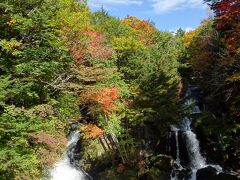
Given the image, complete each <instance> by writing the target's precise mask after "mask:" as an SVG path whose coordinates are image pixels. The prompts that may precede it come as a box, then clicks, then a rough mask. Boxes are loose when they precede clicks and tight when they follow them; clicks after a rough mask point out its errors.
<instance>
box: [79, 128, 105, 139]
mask: <svg viewBox="0 0 240 180" xmlns="http://www.w3.org/2000/svg"><path fill="white" fill-rule="evenodd" d="M80 129H81V131H82V132H83V138H84V139H95V138H97V137H99V136H102V135H103V133H104V131H103V130H102V129H100V128H99V127H98V126H96V125H94V124H87V125H83V126H81V127H80Z"/></svg>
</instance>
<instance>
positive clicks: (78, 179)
mask: <svg viewBox="0 0 240 180" xmlns="http://www.w3.org/2000/svg"><path fill="white" fill-rule="evenodd" d="M78 141H79V132H78V131H75V132H72V133H71V134H70V137H69V139H68V144H67V150H66V152H65V153H64V157H63V159H62V160H60V161H58V162H57V163H56V164H55V166H54V168H53V169H52V171H51V180H89V179H91V177H90V176H89V175H88V174H87V173H86V172H85V171H84V170H82V169H79V168H78V169H77V168H76V167H75V166H74V163H73V162H74V148H75V147H76V146H77V143H78Z"/></svg>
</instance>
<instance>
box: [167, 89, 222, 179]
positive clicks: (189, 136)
mask: <svg viewBox="0 0 240 180" xmlns="http://www.w3.org/2000/svg"><path fill="white" fill-rule="evenodd" d="M185 98H186V100H185V103H184V105H185V106H184V108H185V107H187V109H188V108H189V107H190V114H191V115H194V114H199V113H201V111H200V108H199V107H198V106H197V105H196V99H195V98H194V97H193V93H192V89H191V88H190V87H189V88H188V90H187V92H186V97H185ZM191 124H192V118H191V117H185V118H183V120H182V122H181V123H180V124H179V125H172V126H171V132H173V133H171V134H174V136H175V141H176V144H175V147H174V148H176V159H175V163H174V164H175V165H174V167H173V171H172V173H171V180H178V179H179V178H178V176H180V177H181V178H180V179H182V178H183V177H184V179H185V180H187V179H189V180H196V179H197V172H198V170H200V169H203V168H206V167H212V168H214V169H215V170H216V174H219V173H221V172H222V168H221V167H220V166H218V165H210V164H207V163H206V160H205V158H204V157H203V156H202V154H201V151H200V145H199V141H198V139H197V136H196V134H195V133H194V132H193V131H192V128H191ZM179 132H181V138H182V139H183V140H184V143H181V144H180V143H179ZM180 145H181V146H183V145H184V146H185V149H186V151H187V155H188V159H189V160H188V161H189V162H188V165H182V164H181V160H182V159H181V157H180Z"/></svg>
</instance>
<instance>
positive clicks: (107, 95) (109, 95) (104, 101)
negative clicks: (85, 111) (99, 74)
mask: <svg viewBox="0 0 240 180" xmlns="http://www.w3.org/2000/svg"><path fill="white" fill-rule="evenodd" d="M118 91H119V89H118V88H117V87H113V88H92V89H87V90H86V91H85V92H84V93H82V95H81V102H85V103H86V102H90V103H96V104H97V105H99V106H100V108H101V109H102V111H103V112H104V113H105V114H111V113H112V112H113V111H115V110H117V106H116V105H115V103H114V102H115V101H116V100H117V99H119V98H120V96H119V95H118Z"/></svg>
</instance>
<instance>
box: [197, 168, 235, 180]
mask: <svg viewBox="0 0 240 180" xmlns="http://www.w3.org/2000/svg"><path fill="white" fill-rule="evenodd" d="M197 180H239V178H238V177H237V176H236V175H232V174H227V173H219V174H218V173H217V170H216V169H215V168H214V167H211V166H208V167H205V168H202V169H199V170H198V171H197Z"/></svg>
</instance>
